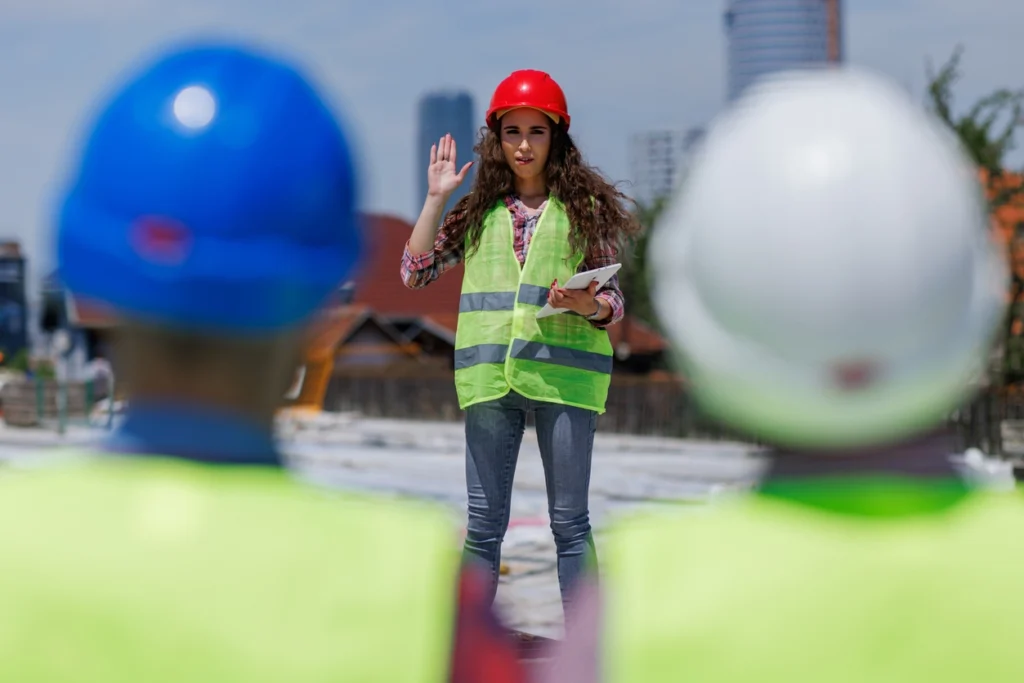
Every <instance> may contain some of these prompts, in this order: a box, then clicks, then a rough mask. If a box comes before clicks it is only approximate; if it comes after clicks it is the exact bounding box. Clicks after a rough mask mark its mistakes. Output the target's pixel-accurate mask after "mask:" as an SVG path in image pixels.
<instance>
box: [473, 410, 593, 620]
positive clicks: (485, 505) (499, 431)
mask: <svg viewBox="0 0 1024 683" xmlns="http://www.w3.org/2000/svg"><path fill="white" fill-rule="evenodd" d="M530 410H532V411H534V414H535V421H536V426H537V441H538V445H539V446H540V457H541V462H542V463H543V465H544V483H545V486H546V488H547V494H548V515H549V517H550V520H551V531H552V533H553V534H554V537H555V550H556V552H557V556H558V585H559V588H560V589H561V594H562V603H563V605H565V604H566V599H567V597H568V596H569V594H570V592H571V590H572V586H573V583H574V582H575V580H576V579H577V577H578V576H579V575H580V573H581V572H582V571H583V570H584V568H585V567H587V565H588V564H590V565H592V568H593V569H595V570H596V555H595V553H594V540H593V535H592V534H591V529H590V510H589V505H588V493H589V489H590V462H591V459H592V455H593V448H594V431H595V430H596V428H597V413H595V412H593V411H590V410H584V409H582V408H573V407H569V406H563V405H558V404H555V403H544V402H541V401H531V400H529V399H527V398H524V397H523V396H520V395H519V394H517V393H515V392H514V391H513V392H509V394H508V395H506V396H505V397H503V398H500V399H497V400H495V401H489V402H487V403H478V404H477V405H474V406H470V407H469V408H467V410H466V486H467V488H468V492H469V523H468V525H467V529H466V546H465V553H466V554H467V555H468V556H472V557H475V558H478V559H479V560H481V561H482V562H483V563H484V564H485V565H487V566H489V567H490V569H491V579H492V581H491V596H490V597H491V599H492V600H493V598H494V593H495V591H496V590H497V581H498V572H499V569H500V566H501V542H502V540H503V539H504V538H505V531H506V530H507V529H508V522H509V513H510V510H511V505H512V480H513V477H514V476H515V471H516V461H517V459H518V457H519V446H520V444H521V443H522V441H523V433H524V432H525V430H526V415H527V412H529V411H530Z"/></svg>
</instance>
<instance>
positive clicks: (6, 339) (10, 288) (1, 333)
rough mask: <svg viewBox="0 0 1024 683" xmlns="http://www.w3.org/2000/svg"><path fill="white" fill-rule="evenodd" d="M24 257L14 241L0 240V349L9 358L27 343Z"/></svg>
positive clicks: (19, 246) (26, 345)
mask: <svg viewBox="0 0 1024 683" xmlns="http://www.w3.org/2000/svg"><path fill="white" fill-rule="evenodd" d="M27 309H28V305H27V301H26V297H25V257H24V255H23V254H22V252H21V245H19V244H18V243H17V242H3V243H0V352H2V353H3V356H4V358H7V359H10V358H11V357H13V356H15V355H16V354H17V353H18V352H19V351H21V350H22V349H25V348H27V347H28V312H27Z"/></svg>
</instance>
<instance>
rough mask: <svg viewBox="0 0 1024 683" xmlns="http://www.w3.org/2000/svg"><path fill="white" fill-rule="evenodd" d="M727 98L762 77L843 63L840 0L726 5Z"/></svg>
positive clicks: (738, 0) (750, 0) (752, 0)
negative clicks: (808, 67) (791, 70)
mask: <svg viewBox="0 0 1024 683" xmlns="http://www.w3.org/2000/svg"><path fill="white" fill-rule="evenodd" d="M725 31H726V38H727V43H728V48H727V49H728V78H729V83H728V98H729V100H734V99H736V98H737V97H739V95H740V94H741V93H742V92H743V91H744V90H746V89H747V87H748V86H750V84H751V83H753V82H754V81H756V80H758V79H759V78H761V77H763V76H767V75H769V74H772V73H775V72H778V71H783V70H786V69H791V68H795V67H805V66H814V65H826V64H830V63H838V62H840V61H842V59H843V45H842V11H841V5H840V0H728V6H727V9H726V11H725Z"/></svg>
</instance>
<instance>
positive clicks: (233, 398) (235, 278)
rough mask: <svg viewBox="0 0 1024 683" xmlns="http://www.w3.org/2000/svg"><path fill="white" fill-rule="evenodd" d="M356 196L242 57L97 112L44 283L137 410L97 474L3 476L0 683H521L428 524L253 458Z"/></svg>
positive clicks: (293, 95) (324, 145) (324, 121)
mask: <svg viewBox="0 0 1024 683" xmlns="http://www.w3.org/2000/svg"><path fill="white" fill-rule="evenodd" d="M354 176H355V169H354V168H353V163H352V160H351V156H350V150H349V145H348V142H347V141H346V138H345V135H344V133H343V132H342V130H341V129H340V128H339V126H338V124H337V123H336V121H335V119H334V117H333V116H332V115H331V114H330V113H329V111H328V109H327V107H326V106H325V104H324V102H323V101H322V100H321V98H320V96H319V95H318V94H317V93H316V92H315V91H314V89H313V88H312V87H311V86H310V84H309V83H308V82H307V81H306V80H305V79H304V78H303V77H302V76H301V75H300V74H299V73H297V72H296V71H295V70H293V69H292V68H290V67H289V66H287V65H286V64H283V63H281V62H278V61H276V60H274V59H271V58H269V57H265V56H261V55H260V54H257V53H254V52H250V51H248V50H246V49H242V48H236V47H230V46H218V45H204V46H191V47H188V48H186V49H181V50H178V51H174V52H171V53H170V54H168V55H166V56H164V57H162V58H160V59H159V60H157V61H155V62H154V63H152V64H150V65H149V66H148V67H147V68H145V69H144V70H142V71H141V72H140V73H138V74H136V75H135V76H134V77H133V78H132V79H131V80H129V81H128V83H127V84H126V85H125V86H124V87H122V88H121V89H120V90H119V91H118V92H116V93H115V94H114V96H113V97H112V98H111V99H110V100H109V101H108V102H107V103H106V106H105V107H104V108H103V109H102V111H101V112H100V114H99V117H98V119H97V120H96V122H95V125H94V126H93V128H92V129H91V132H90V136H89V138H88V140H87V143H86V145H85V149H84V155H83V157H82V160H81V164H80V166H79V167H78V168H77V172H76V173H75V175H74V177H73V179H72V183H71V186H70V190H69V192H68V194H67V195H66V197H65V200H64V203H63V206H62V210H61V213H60V219H59V235H58V250H59V268H60V273H61V277H62V279H63V281H64V283H65V284H66V285H67V287H68V288H69V289H70V291H71V292H72V293H73V295H74V296H76V297H81V298H84V299H88V300H91V301H94V302H99V303H102V304H104V305H106V306H108V307H111V308H112V309H114V310H116V312H117V315H118V318H119V322H120V323H121V327H122V329H121V330H120V331H119V338H118V346H117V353H116V356H115V361H116V362H118V363H119V365H120V367H119V376H122V377H125V378H126V380H127V383H128V385H129V387H130V392H131V396H130V398H131V405H130V408H129V410H128V413H127V416H126V420H125V422H124V425H123V427H122V428H121V429H120V431H119V432H118V433H117V434H116V435H115V436H114V438H113V440H112V441H111V442H110V443H109V444H107V445H106V447H105V450H106V451H107V453H106V455H103V456H100V455H99V454H94V456H96V457H84V458H80V459H76V463H77V464H75V465H67V466H62V467H59V468H58V467H54V468H51V469H48V470H43V471H38V472H33V473H31V474H23V475H8V476H5V477H3V478H2V479H0V516H2V517H3V519H4V520H5V523H4V524H3V527H2V531H0V548H2V549H3V563H2V564H3V580H2V581H0V634H2V637H0V679H2V680H4V681H18V682H19V683H30V682H34V681H47V682H53V681H103V682H104V683H106V682H110V681H140V682H141V681H147V682H148V683H154V682H158V681H174V682H175V683H180V682H181V681H209V682H210V683H231V682H233V681H245V682H246V683H253V682H255V681H294V682H299V681H382V682H383V681H387V682H389V683H390V682H397V681H417V682H419V681H424V682H425V681H444V680H456V681H484V680H486V681H516V680H519V677H520V674H518V673H517V671H518V669H517V668H516V666H517V664H516V658H515V650H514V648H513V646H512V641H511V639H510V637H508V636H507V634H506V633H505V632H503V631H501V629H500V628H499V627H498V625H497V623H496V622H494V621H493V619H492V618H491V617H490V612H489V610H488V608H487V607H486V605H487V602H486V596H487V586H488V583H487V580H488V577H487V575H486V573H484V574H483V575H482V576H481V577H480V578H479V580H478V581H477V582H476V583H473V582H472V579H471V577H464V578H463V581H462V584H461V588H457V586H458V585H459V583H458V582H459V580H458V575H459V559H460V558H459V554H458V551H457V545H456V540H457V539H456V536H455V534H454V533H453V532H454V529H453V528H452V525H451V524H450V523H449V520H448V519H447V517H446V516H445V515H444V514H443V513H441V512H440V511H437V510H435V509H434V508H433V507H428V506H426V505H420V504H414V503H411V502H409V503H399V502H383V501H375V500H373V499H371V498H369V497H362V496H356V495H346V496H341V495H338V496H335V495H331V494H328V493H326V492H318V491H314V490H312V489H309V488H307V487H305V486H303V485H301V484H299V483H298V482H296V481H294V480H293V479H292V478H290V477H289V475H288V474H287V472H286V471H285V470H284V468H283V467H282V458H281V455H280V453H279V451H278V449H277V447H276V446H275V443H274V440H273V423H274V416H275V412H276V410H277V408H278V407H279V405H280V403H281V397H282V395H283V393H284V392H285V390H286V389H287V387H288V385H289V383H290V381H291V380H292V377H293V373H294V370H295V367H296V365H297V363H298V362H299V358H300V355H301V351H302V349H301V345H302V340H303V332H304V330H305V328H306V326H307V321H308V320H309V319H310V317H311V315H312V314H313V313H314V311H315V310H316V309H317V308H318V307H319V306H320V305H321V304H322V303H323V302H324V301H325V299H326V298H327V297H328V296H329V295H330V293H331V292H332V290H334V289H335V288H336V287H337V286H338V283H340V282H342V281H343V280H344V279H345V277H346V276H347V275H348V274H349V272H350V270H351V268H352V266H353V264H354V263H355V262H356V261H357V259H358V256H359V253H360V248H359V247H360V245H359V236H358V227H357V213H356V187H355V177H354ZM113 454H120V457H115V456H114V455H113ZM409 558H413V560H412V561H411V562H410V560H409ZM457 592H460V593H461V595H462V597H463V598H464V599H465V600H464V602H463V605H462V607H461V609H458V610H457V609H456V604H457V601H456V599H455V598H456V593H457ZM474 593H475V595H476V600H477V602H476V605H477V607H479V608H480V609H479V610H478V611H474V610H473V609H472V607H473V605H472V600H470V598H471V597H472V594H474ZM456 631H457V632H458V635H457V636H456V635H455V634H456ZM456 639H458V645H457V646H455V645H454V643H455V640H456ZM453 647H454V649H455V655H454V664H453V663H452V662H453ZM488 667H490V668H488Z"/></svg>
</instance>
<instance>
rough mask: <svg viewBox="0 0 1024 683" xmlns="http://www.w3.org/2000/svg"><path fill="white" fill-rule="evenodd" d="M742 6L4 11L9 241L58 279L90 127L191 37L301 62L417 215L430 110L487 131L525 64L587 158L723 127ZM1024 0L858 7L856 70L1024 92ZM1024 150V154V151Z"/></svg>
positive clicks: (622, 164) (848, 45)
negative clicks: (736, 10)
mask: <svg viewBox="0 0 1024 683" xmlns="http://www.w3.org/2000/svg"><path fill="white" fill-rule="evenodd" d="M724 8H725V0H617V1H616V0H548V1H547V2H539V1H538V0H519V1H518V2H488V1H486V0H391V1H390V2H354V1H352V0H287V1H284V0H176V1H175V2H167V0H0V17H2V18H3V21H2V22H0V93H2V94H0V207H2V211H0V238H13V239H18V240H20V241H21V242H22V245H23V247H24V248H25V249H26V250H27V251H28V253H29V257H30V259H31V261H30V269H31V272H30V277H32V278H33V279H36V278H38V277H40V276H41V275H42V274H43V273H44V272H46V271H47V270H49V269H50V268H51V267H52V263H53V259H52V256H51V248H50V245H51V238H52V216H53V213H54V211H53V206H54V203H55V199H56V197H57V193H58V191H59V189H60V187H61V185H62V183H63V181H64V180H65V178H66V176H67V174H68V173H69V169H70V168H71V167H72V162H73V158H74V156H73V155H74V153H75V151H76V147H77V145H78V144H79V141H80V137H81V135H82V127H83V126H84V125H85V122H86V120H87V116H88V114H89V112H90V111H91V110H92V108H93V107H95V106H96V102H97V98H98V97H99V96H100V95H101V94H102V93H104V92H105V91H109V89H110V88H111V87H112V86H113V85H114V84H116V83H117V82H118V79H119V77H120V76H121V74H122V73H123V70H124V69H125V68H126V67H128V66H130V65H132V64H133V63H137V62H138V60H139V59H141V58H145V57H146V56H148V55H151V54H153V51H154V50H157V49H159V48H160V47H161V46H164V45H166V44H168V43H171V42H173V41H175V40H178V39H182V38H187V37H194V36H205V37H218V36H219V37H227V38H232V39H243V40H247V41H252V42H256V43H259V44H260V45H261V46H264V47H268V48H271V49H273V50H275V51H278V52H280V53H283V54H286V55H288V56H289V57H290V58H291V59H292V61H294V62H295V63H297V64H299V65H300V66H301V67H303V68H304V70H305V71H306V72H307V73H308V74H309V75H310V76H311V77H312V78H313V79H314V81H315V82H316V83H317V84H318V85H319V86H320V88H321V90H322V92H323V93H324V94H325V96H326V98H327V99H328V100H329V102H330V103H331V104H332V105H333V107H334V108H335V110H336V111H337V112H339V113H340V114H341V115H342V117H343V119H344V121H345V122H346V124H347V125H348V126H349V127H350V128H351V130H353V131H354V137H355V138H356V140H357V146H358V149H359V153H360V162H361V167H362V172H363V183H362V196H363V206H364V208H365V209H366V210H370V211H378V212H384V213H391V214H396V215H398V216H401V217H404V218H407V219H413V218H414V217H415V215H416V214H417V213H418V206H419V205H420V204H421V203H422V199H421V198H419V197H417V196H416V187H417V178H418V177H419V174H421V173H424V172H425V169H420V168H416V167H415V163H416V162H415V160H416V150H415V148H414V145H415V140H416V121H415V114H416V103H417V100H418V99H419V97H420V96H422V95H423V94H424V93H425V92H428V91H432V90H438V89H451V88H460V89H466V90H469V91H470V92H471V93H472V94H473V96H474V98H475V100H476V107H477V109H478V111H479V116H480V118H481V120H482V118H483V113H484V110H485V108H486V105H487V102H488V100H489V98H490V94H491V91H492V90H493V88H494V86H495V85H496V84H497V83H498V82H499V81H500V80H501V79H502V78H504V77H505V76H506V75H508V73H510V72H511V71H513V70H515V69H520V68H538V69H542V70H545V71H548V72H549V73H551V74H552V75H553V76H554V77H555V79H556V80H558V81H559V83H560V84H561V85H562V87H563V89H564V90H565V92H566V96H567V98H568V102H569V107H570V112H571V114H572V117H573V133H574V137H575V138H576V140H577V143H578V144H579V145H580V147H581V148H582V149H583V151H584V154H585V156H586V157H587V159H588V160H589V161H590V162H592V163H594V164H596V165H597V166H598V167H599V168H601V169H602V170H603V171H604V172H605V173H606V174H607V175H608V176H609V177H610V178H612V179H614V180H629V172H630V169H629V165H628V150H627V145H628V141H629V138H630V136H631V135H632V134H633V133H637V132H641V131H644V130H649V129H653V128H676V129H686V128H689V127H691V126H696V125H703V124H706V123H707V122H708V121H709V120H710V119H711V118H712V117H713V116H714V115H715V114H716V112H718V111H720V110H721V108H722V106H723V104H724V97H725V68H726V65H725V37H724V32H723V23H722V12H723V10H724ZM1020 26H1024V3H1022V2H1020V0H971V1H970V2H967V0H844V37H845V51H846V58H847V61H849V62H851V63H854V64H859V65H862V66H866V67H870V68H873V69H876V70H879V71H881V72H883V73H885V74H888V75H889V76H890V77H892V78H894V79H895V80H897V81H898V82H900V83H901V84H903V85H904V86H905V87H907V88H908V89H910V90H911V92H913V93H914V95H915V97H922V98H923V95H922V91H923V88H924V85H925V83H926V78H925V73H926V64H927V63H928V61H929V60H931V61H932V62H933V63H935V64H939V63H941V62H943V61H944V60H945V59H946V58H947V57H948V56H949V55H950V54H951V52H952V51H953V49H954V47H955V46H956V45H958V44H959V45H963V46H964V47H965V48H966V53H965V57H964V62H963V70H964V73H965V75H964V78H963V80H962V82H961V83H960V84H959V86H958V91H957V92H958V95H959V99H958V101H960V102H963V103H965V104H969V103H970V102H972V101H973V100H974V99H975V98H976V97H978V96H980V95H983V94H986V93H988V92H989V91H991V90H993V89H995V88H998V87H1013V88H1017V87H1024V75H1021V72H1020V71H1019V67H1018V62H1019V61H1020V56H1021V50H1020V38H1019V30H1020ZM1022 144H1024V143H1022Z"/></svg>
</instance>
